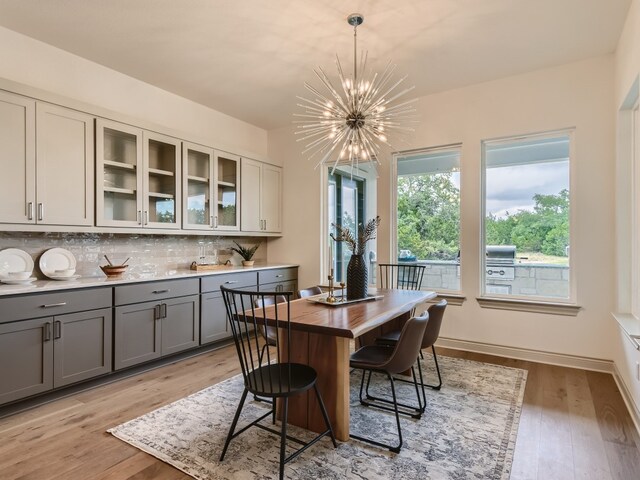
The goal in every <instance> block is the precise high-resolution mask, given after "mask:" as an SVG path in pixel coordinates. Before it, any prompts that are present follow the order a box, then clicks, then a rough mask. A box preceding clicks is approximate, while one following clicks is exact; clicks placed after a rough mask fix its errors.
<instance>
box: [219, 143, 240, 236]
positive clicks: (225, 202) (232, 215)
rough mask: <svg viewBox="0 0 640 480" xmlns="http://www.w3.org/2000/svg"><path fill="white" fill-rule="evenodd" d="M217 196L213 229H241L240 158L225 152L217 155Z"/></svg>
mask: <svg viewBox="0 0 640 480" xmlns="http://www.w3.org/2000/svg"><path fill="white" fill-rule="evenodd" d="M215 160H216V162H215V187H216V189H215V196H214V202H215V203H214V207H213V228H215V229H216V230H239V229H240V208H239V205H238V203H239V199H240V192H239V190H240V188H239V187H240V183H239V181H240V157H238V156H237V155H231V154H228V153H223V152H216V154H215Z"/></svg>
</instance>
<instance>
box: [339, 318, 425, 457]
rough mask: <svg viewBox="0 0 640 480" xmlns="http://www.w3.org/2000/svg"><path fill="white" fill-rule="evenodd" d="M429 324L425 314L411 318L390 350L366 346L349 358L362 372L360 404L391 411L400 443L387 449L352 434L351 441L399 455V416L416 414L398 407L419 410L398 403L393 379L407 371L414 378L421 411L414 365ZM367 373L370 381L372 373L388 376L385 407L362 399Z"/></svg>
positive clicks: (382, 347)
mask: <svg viewBox="0 0 640 480" xmlns="http://www.w3.org/2000/svg"><path fill="white" fill-rule="evenodd" d="M428 320H429V315H428V314H427V313H425V314H423V315H422V316H420V317H412V318H410V319H409V320H407V322H406V323H405V324H404V326H403V327H402V331H401V333H400V337H399V338H398V341H397V342H396V344H395V346H393V347H392V346H387V345H367V346H364V347H362V348H360V349H359V350H357V351H356V352H354V353H353V354H352V355H351V358H350V360H349V364H350V366H351V368H355V369H361V370H362V380H361V381H360V403H361V404H363V405H365V406H369V407H376V408H380V409H383V410H390V411H392V412H394V413H395V416H396V424H397V427H398V439H399V443H398V445H396V446H393V445H387V444H385V443H382V442H379V441H378V440H376V439H373V438H367V437H362V436H360V435H354V434H352V435H351V437H352V438H355V439H356V440H361V441H364V442H368V443H371V444H373V445H377V446H379V447H384V448H388V449H389V450H391V451H392V452H395V453H399V452H400V449H401V448H402V429H401V427H400V413H408V414H410V415H412V416H415V414H412V413H409V412H401V411H400V409H399V408H398V407H402V406H404V407H408V408H412V409H413V410H418V409H416V408H415V407H410V406H408V405H403V404H400V403H399V402H398V399H397V396H396V388H395V382H394V375H396V374H398V373H401V372H404V371H406V370H409V369H410V370H411V373H412V375H413V383H414V386H415V389H416V396H417V397H418V405H419V410H422V406H421V403H420V393H419V391H418V382H417V377H416V371H415V368H414V364H415V361H416V358H417V357H418V354H419V352H420V346H421V342H422V337H423V335H424V330H425V328H426V326H427V322H428ZM367 372H368V373H369V381H370V380H371V373H372V372H379V373H383V374H385V375H386V376H387V378H388V379H389V382H390V384H391V397H392V398H391V400H387V399H382V400H383V403H384V404H383V405H380V404H378V403H373V402H371V401H369V400H365V399H364V397H363V390H364V378H365V374H366V373H367ZM389 404H390V405H393V408H391V407H389V406H388V405H389Z"/></svg>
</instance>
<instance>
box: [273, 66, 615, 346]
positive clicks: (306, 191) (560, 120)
mask: <svg viewBox="0 0 640 480" xmlns="http://www.w3.org/2000/svg"><path fill="white" fill-rule="evenodd" d="M429 74H433V75H437V72H430V73H429ZM613 110H614V108H613V58H612V56H605V57H599V58H594V59H590V60H585V61H582V62H578V63H573V64H569V65H564V66H560V67H556V68H550V69H545V70H540V71H535V72H531V73H528V74H524V75H518V76H514V77H509V78H505V79H501V80H497V81H493V82H488V83H483V84H478V85H474V86H470V87H466V88H462V89H457V90H451V91H447V92H444V93H439V94H435V95H430V96H427V97H423V98H421V99H420V101H419V111H420V114H421V120H420V126H419V129H418V132H417V133H416V135H415V138H414V140H413V141H412V143H411V144H410V145H406V146H403V147H402V148H403V149H405V148H418V147H430V146H437V145H444V144H450V143H457V142H461V143H462V144H463V150H462V180H461V181H462V200H461V201H462V212H461V213H462V232H461V236H462V238H461V242H462V259H463V271H462V289H463V292H464V294H465V295H466V296H467V301H466V302H465V303H464V305H463V306H461V307H454V306H452V307H450V309H449V312H448V314H447V318H446V322H445V324H444V326H443V331H442V335H443V336H446V337H451V338H455V339H463V340H470V341H475V342H483V343H489V344H496V345H505V346H511V347H520V348H528V349H534V350H540V351H545V352H556V353H563V354H570V355H580V356H586V357H594V358H602V359H611V358H612V352H611V348H610V347H611V344H612V336H613V331H612V329H611V325H610V312H611V310H612V308H613V304H614V285H613V283H614V265H613V262H614V254H613V249H614V234H613V231H614V220H613V215H612V212H613V211H614V172H613V168H612V166H613V164H614V127H613V124H614V122H613ZM567 127H575V128H576V133H575V152H574V158H573V161H574V162H575V175H576V178H575V181H576V182H575V185H576V189H575V191H574V192H573V195H574V197H573V198H574V199H575V210H576V214H577V221H576V225H574V227H575V230H574V231H575V238H574V239H573V244H572V255H573V256H574V260H575V269H576V277H577V280H578V303H579V304H580V305H581V306H582V307H583V310H582V311H581V312H580V313H579V314H578V316H577V317H567V316H557V315H545V314H535V313H525V312H511V311H501V310H490V309H482V308H480V307H479V305H478V303H477V302H476V300H475V297H476V295H478V292H479V288H480V285H479V281H480V280H479V279H480V275H479V273H478V268H479V265H480V257H479V246H480V240H479V238H480V232H479V228H480V223H479V220H480V202H479V198H480V155H481V153H480V142H481V140H483V139H490V138H495V137H501V136H507V135H518V134H525V133H533V132H542V131H548V130H553V129H562V128H567ZM300 147H301V145H300V144H297V143H296V142H295V138H294V135H293V134H292V131H291V129H290V128H284V129H279V130H275V131H270V132H269V155H270V156H272V157H274V158H276V157H277V158H279V159H282V161H283V162H284V167H285V168H284V170H285V181H284V218H285V224H284V236H283V237H282V238H281V239H276V240H270V241H269V261H287V262H297V263H300V265H301V269H300V285H302V286H307V285H312V284H315V283H317V282H318V281H319V280H320V265H321V261H322V260H321V259H320V258H319V254H318V252H319V244H320V239H319V236H320V228H321V227H320V221H321V211H322V209H321V205H320V201H319V198H320V188H321V186H320V173H319V171H318V170H314V169H313V165H314V164H313V162H309V161H307V160H306V159H303V158H302V157H301V155H300V150H301V148H300ZM383 164H384V166H383V167H382V168H381V169H380V178H379V181H378V214H379V215H380V216H381V217H382V221H383V224H382V226H381V228H380V232H379V240H378V252H379V260H380V261H385V260H389V258H390V255H389V243H390V242H389V240H390V235H391V232H390V231H389V217H390V211H389V205H390V179H389V158H385V159H383Z"/></svg>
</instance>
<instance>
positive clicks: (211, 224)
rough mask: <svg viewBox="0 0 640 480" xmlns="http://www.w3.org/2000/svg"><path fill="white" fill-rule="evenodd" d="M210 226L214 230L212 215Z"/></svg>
mask: <svg viewBox="0 0 640 480" xmlns="http://www.w3.org/2000/svg"><path fill="white" fill-rule="evenodd" d="M209 226H210V227H211V228H213V215H211V219H210V220H209Z"/></svg>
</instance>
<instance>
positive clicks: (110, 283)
mask: <svg viewBox="0 0 640 480" xmlns="http://www.w3.org/2000/svg"><path fill="white" fill-rule="evenodd" d="M292 267H298V265H294V264H285V263H282V264H281V263H274V264H271V263H269V264H262V265H260V264H258V265H254V266H253V267H241V266H231V265H230V266H228V267H225V268H221V269H219V270H211V271H199V272H197V271H195V270H190V269H187V268H185V269H176V270H167V271H166V272H161V273H157V272H156V273H141V274H132V273H129V274H127V273H125V274H123V275H122V276H120V277H107V276H106V275H101V276H98V277H80V278H77V279H75V280H36V281H35V282H33V283H31V284H29V285H6V284H0V297H3V296H7V295H20V294H25V293H45V292H55V291H59V290H71V289H78V288H90V287H115V286H117V285H126V284H130V283H142V282H156V281H159V280H176V279H180V278H200V277H208V276H211V275H224V274H229V273H240V272H258V271H260V270H271V269H274V268H292Z"/></svg>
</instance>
